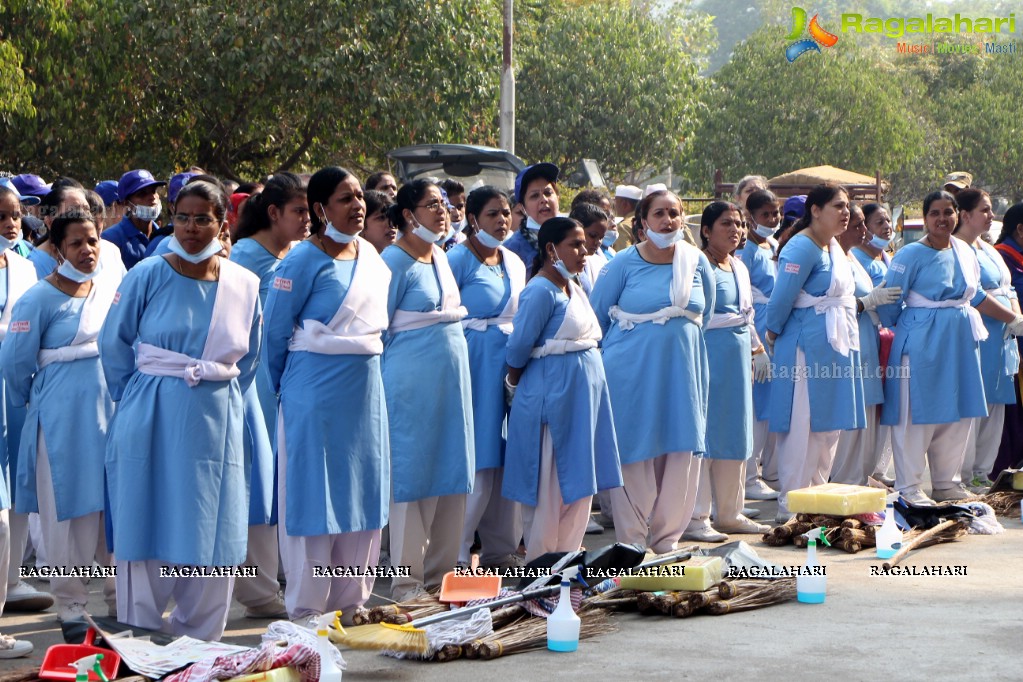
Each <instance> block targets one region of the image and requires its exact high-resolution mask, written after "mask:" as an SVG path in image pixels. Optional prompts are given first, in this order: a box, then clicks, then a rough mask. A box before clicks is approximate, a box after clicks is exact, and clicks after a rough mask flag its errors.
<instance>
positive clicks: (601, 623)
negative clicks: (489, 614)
mask: <svg viewBox="0 0 1023 682" xmlns="http://www.w3.org/2000/svg"><path fill="white" fill-rule="evenodd" d="M579 620H580V623H579V639H587V638H590V637H595V636H596V635H602V634H606V633H608V632H614V630H615V628H614V626H613V625H611V623H610V622H609V620H608V617H607V614H606V613H603V612H600V611H590V612H588V613H585V614H580V615H579ZM546 647H547V621H546V619H544V618H535V617H534V618H529V619H526V620H523V621H520V622H518V623H515V624H514V625H512V626H509V627H507V628H505V629H504V630H502V631H501V632H499V633H497V632H495V633H494V634H493V635H488V636H487V637H484V638H483V639H482V640H479V657H480V658H481V659H483V660H485V661H490V660H493V659H495V658H500V657H501V656H506V655H508V654H518V653H522V652H524V651H534V650H536V649H544V648H546Z"/></svg>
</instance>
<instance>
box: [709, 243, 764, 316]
mask: <svg viewBox="0 0 1023 682" xmlns="http://www.w3.org/2000/svg"><path fill="white" fill-rule="evenodd" d="M728 261H729V263H730V264H731V268H732V278H733V279H734V280H735V291H736V293H738V295H739V312H737V313H719V312H715V313H714V315H713V317H711V318H710V322H708V323H707V329H708V330H710V329H724V328H725V327H743V326H750V325H752V324H753V320H754V319H755V318H756V311H754V310H753V300H754V299H753V291H754V289H753V285H752V284H750V281H749V270H748V269H747V268H746V264H745V263H743V262H742V261H741V260H740V259H739V258H733V257H732V256H729V257H728Z"/></svg>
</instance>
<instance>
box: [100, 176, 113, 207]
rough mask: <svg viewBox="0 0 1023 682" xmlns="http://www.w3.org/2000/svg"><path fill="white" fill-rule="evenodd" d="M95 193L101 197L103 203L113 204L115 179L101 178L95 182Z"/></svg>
mask: <svg viewBox="0 0 1023 682" xmlns="http://www.w3.org/2000/svg"><path fill="white" fill-rule="evenodd" d="M96 194H98V195H100V197H102V198H103V203H104V204H106V205H107V206H113V204H114V202H115V201H117V180H102V181H100V182H97V183H96Z"/></svg>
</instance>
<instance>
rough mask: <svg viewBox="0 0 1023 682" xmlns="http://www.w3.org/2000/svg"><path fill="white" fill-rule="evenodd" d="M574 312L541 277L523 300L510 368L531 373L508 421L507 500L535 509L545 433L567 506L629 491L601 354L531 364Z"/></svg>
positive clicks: (524, 375) (568, 355) (510, 345)
mask: <svg viewBox="0 0 1023 682" xmlns="http://www.w3.org/2000/svg"><path fill="white" fill-rule="evenodd" d="M620 257H621V256H619V257H618V258H620ZM618 258H616V259H615V260H614V261H612V263H614V262H617V260H618ZM567 308H568V297H567V296H566V295H565V294H564V293H563V292H562V291H561V290H560V289H559V288H558V287H557V286H555V285H554V283H552V282H551V281H550V280H549V279H547V278H546V277H534V278H533V279H531V280H529V283H528V284H527V285H526V288H525V289H523V290H522V295H521V296H519V309H518V312H516V314H515V329H514V330H513V331H512V334H511V336H510V337H508V365H509V366H510V367H525V370H524V371H523V372H522V377H521V378H520V379H519V383H518V388H517V389H516V391H515V400H514V401H513V403H512V410H511V415H510V417H509V419H508V452H507V456H506V458H505V465H504V487H503V490H502V494H503V495H504V497H506V498H508V499H510V500H514V501H516V502H521V503H523V504H528V505H530V506H531V507H535V506H536V501H537V500H536V497H537V491H538V489H539V486H540V444H541V441H542V436H543V426H544V425H546V426H547V427H548V428H549V429H550V433H551V439H552V440H553V442H554V463H555V466H556V467H557V470H558V483H559V485H560V487H561V498H562V501H563V502H564V503H565V504H571V503H572V502H575V501H576V500H579V499H582V498H584V497H589V496H591V495H593V494H594V493H596V492H597V491H598V490H607V489H609V488H617V487H619V486H621V485H622V474H621V465H620V463H619V461H618V445H617V440H616V438H615V428H614V417H613V416H612V414H611V397H610V394H609V393H608V390H607V379H606V377H605V375H604V365H603V363H602V362H601V360H600V353H599V352H598V351H597V350H596V349H592V348H591V349H589V350H584V351H580V352H575V353H565V354H564V355H548V356H546V357H543V358H530V356H529V354H530V353H531V352H532V350H533V348H534V347H539V346H542V345H543V344H544V342H545V341H546V340H547V339H552V338H554V335H555V334H557V332H558V330H559V329H560V328H561V323H562V322H564V320H565V310H566V309H567ZM661 454H663V453H661Z"/></svg>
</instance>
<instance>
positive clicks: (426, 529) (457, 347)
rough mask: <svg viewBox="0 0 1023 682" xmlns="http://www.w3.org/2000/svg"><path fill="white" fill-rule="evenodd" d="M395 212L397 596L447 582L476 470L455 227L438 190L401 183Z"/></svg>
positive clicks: (392, 356)
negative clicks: (454, 267) (448, 244)
mask: <svg viewBox="0 0 1023 682" xmlns="http://www.w3.org/2000/svg"><path fill="white" fill-rule="evenodd" d="M391 215H392V217H393V219H394V221H395V222H396V223H397V224H398V226H399V229H400V230H401V233H402V237H401V239H399V240H398V241H397V242H396V243H395V244H394V245H393V246H389V247H388V248H387V249H385V250H384V252H383V254H382V256H383V259H384V261H385V262H386V263H387V266H388V267H389V268H390V269H391V285H390V288H389V289H388V296H387V311H388V315H389V317H390V326H389V327H388V329H387V333H386V334H385V336H384V358H383V374H384V387H385V393H386V395H387V413H388V417H389V419H390V433H391V470H392V486H391V489H392V501H391V517H390V527H391V562H392V564H393V565H395V566H409V567H410V568H411V570H410V573H409V575H408V576H406V577H396V578H394V579H393V580H392V581H391V594H392V597H393V598H394V599H395V600H397V601H403V600H404V598H407V597H410V596H414V595H416V594H418V593H419V592H420V591H422V590H423V589H424V588H432V587H436V586H438V585H440V582H441V579H442V578H443V577H444V573H445V572H447V571H450V570H451V569H452V568H453V567H454V566H455V564H456V562H457V561H458V550H459V544H460V542H461V538H462V525H463V522H464V520H465V496H466V494H467V493H468V492H469V491H470V490H471V489H472V480H473V477H474V475H475V472H476V466H475V441H474V435H473V413H472V394H471V380H470V373H469V353H468V347H467V345H466V342H465V336H464V335H463V334H462V325H461V324H460V322H461V321H462V319H463V318H465V317H466V315H467V311H466V309H465V307H463V306H462V302H461V296H460V295H459V292H458V283H457V282H456V281H455V277H454V275H453V274H452V272H451V266H450V265H449V264H448V259H447V256H446V255H445V254H444V252H443V251H442V250H441V248H440V246H439V245H438V242H440V240H441V239H442V238H443V237H444V233H445V231H446V229H447V207H446V206H445V204H444V201H443V199H442V197H441V193H440V190H439V189H438V188H437V186H436V185H434V184H433V183H431V182H428V181H426V180H415V181H413V182H411V183H408V184H406V185H402V187H401V189H400V190H398V196H397V200H396V203H395V205H394V206H392V207H391Z"/></svg>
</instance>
